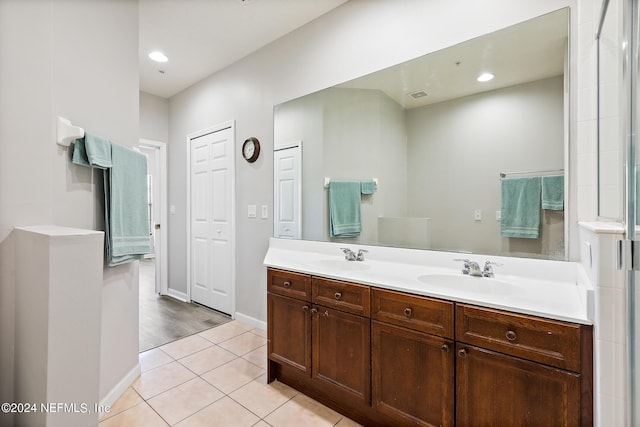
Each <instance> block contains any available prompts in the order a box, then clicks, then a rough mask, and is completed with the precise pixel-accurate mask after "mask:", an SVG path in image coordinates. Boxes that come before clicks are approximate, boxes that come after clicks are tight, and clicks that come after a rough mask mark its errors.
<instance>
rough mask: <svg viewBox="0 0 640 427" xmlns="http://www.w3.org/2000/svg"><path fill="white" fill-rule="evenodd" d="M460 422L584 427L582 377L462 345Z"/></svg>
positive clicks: (458, 392)
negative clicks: (581, 403) (581, 409)
mask: <svg viewBox="0 0 640 427" xmlns="http://www.w3.org/2000/svg"><path fill="white" fill-rule="evenodd" d="M456 420H457V423H456V425H457V426H460V427H463V426H464V427H468V426H523V427H526V426H531V427H533V426H540V427H552V426H579V425H581V421H580V375H579V374H576V373H572V372H569V371H564V370H561V369H558V368H552V367H550V366H546V365H543V364H541V363H535V362H531V361H527V360H523V359H520V358H516V357H511V356H507V355H504V354H501V353H497V352H494V351H490V350H486V349H482V348H478V347H475V346H470V345H466V344H460V343H459V344H457V360H456ZM583 425H585V424H584V423H583ZM586 425H588V424H586Z"/></svg>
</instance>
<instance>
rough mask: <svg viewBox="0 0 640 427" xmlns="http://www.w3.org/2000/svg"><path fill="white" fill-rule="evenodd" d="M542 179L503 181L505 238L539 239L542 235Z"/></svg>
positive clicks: (503, 230)
mask: <svg viewBox="0 0 640 427" xmlns="http://www.w3.org/2000/svg"><path fill="white" fill-rule="evenodd" d="M540 181H541V180H540V177H539V176H538V177H528V178H505V179H503V180H502V220H501V222H500V234H501V235H502V236H504V237H521V238H526V239H537V238H538V236H539V235H540V191H541V190H540V187H541V184H540Z"/></svg>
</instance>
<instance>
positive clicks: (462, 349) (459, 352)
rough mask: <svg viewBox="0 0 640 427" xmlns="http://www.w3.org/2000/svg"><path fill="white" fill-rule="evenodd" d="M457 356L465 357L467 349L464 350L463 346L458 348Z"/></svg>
mask: <svg viewBox="0 0 640 427" xmlns="http://www.w3.org/2000/svg"><path fill="white" fill-rule="evenodd" d="M458 357H460V358H462V359H464V358H465V357H467V350H465V349H464V348H461V349H460V350H458Z"/></svg>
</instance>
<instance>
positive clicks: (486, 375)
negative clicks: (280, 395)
mask: <svg viewBox="0 0 640 427" xmlns="http://www.w3.org/2000/svg"><path fill="white" fill-rule="evenodd" d="M339 247H340V245H336V244H330V243H317V242H302V241H282V240H278V239H273V240H272V241H271V245H270V249H269V252H268V254H267V257H266V258H265V264H266V265H267V266H268V270H267V291H268V294H267V302H268V305H267V331H268V350H267V351H268V359H269V362H268V379H269V381H270V382H271V381H274V380H276V379H277V380H278V381H281V382H283V383H286V384H289V385H290V386H292V387H294V388H296V389H297V390H299V391H301V392H303V393H305V394H307V395H309V396H311V397H313V398H315V399H316V400H318V401H320V402H322V403H324V404H326V405H327V406H329V407H331V408H333V409H335V410H337V411H339V412H341V413H343V414H345V415H347V416H348V417H350V418H352V419H354V420H355V421H358V422H360V423H362V424H364V425H367V426H369V425H381V426H382V425H384V426H390V425H393V426H402V425H424V426H431V425H435V426H453V425H459V426H470V425H478V426H481V425H531V426H533V425H536V426H537V425H540V426H554V425H562V426H588V425H592V418H593V417H592V406H593V404H592V378H593V374H592V342H593V337H592V333H593V332H592V326H591V325H590V323H591V321H590V320H589V319H590V317H589V315H590V305H591V304H590V300H591V298H592V292H593V291H592V289H589V288H588V286H587V285H586V284H584V283H582V281H581V279H580V277H579V276H580V272H579V271H575V270H572V269H578V268H579V266H577V265H575V264H571V263H554V262H549V261H535V260H516V259H513V258H510V259H508V260H505V263H508V264H515V265H511V266H510V267H507V268H505V269H504V271H505V274H504V276H500V275H499V273H496V276H497V277H496V278H495V279H489V278H480V277H478V278H476V277H468V276H464V275H462V273H461V272H460V269H456V268H455V266H457V265H458V264H459V263H458V262H456V261H454V260H452V259H451V258H454V257H453V256H452V254H447V253H442V252H429V251H412V250H398V249H391V248H380V247H378V248H373V247H372V248H368V249H369V250H370V253H369V254H368V255H369V257H368V258H371V259H367V260H365V261H364V262H362V263H358V262H357V261H345V260H344V259H343V257H342V259H341V257H340V251H339ZM376 256H379V257H380V258H378V259H376V258H375V257H376ZM495 258H497V257H494V260H495ZM541 263H542V264H541ZM547 263H550V264H547ZM541 266H545V267H547V268H545V269H544V270H543V271H541V272H540V277H538V278H536V279H531V278H529V279H521V278H518V277H516V276H514V275H510V274H508V273H509V272H510V270H509V268H512V269H513V268H517V269H518V270H521V271H522V272H523V273H524V276H525V277H530V274H531V271H532V270H530V269H534V270H537V269H539V268H540V267H541ZM505 267H506V266H505ZM561 270H564V271H561ZM498 271H500V270H498ZM573 274H575V276H573V277H572V275H573ZM527 275H529V276H527ZM546 275H550V276H546ZM551 276H552V277H554V278H555V279H561V280H555V281H549V280H548V279H549V278H550V277H551ZM425 278H426V279H425ZM458 278H459V279H461V280H460V281H458ZM498 278H499V279H501V280H498ZM483 280H484V281H485V282H483ZM571 280H573V283H572V282H571ZM471 281H472V282H471ZM437 283H444V284H445V286H440V287H439V286H438V285H437ZM471 286H475V287H476V288H472V287H471ZM527 286H531V287H534V290H533V293H530V294H528V293H527V290H526V289H525V288H526V287H527ZM483 287H485V288H483ZM505 294H506V295H505ZM545 301H546V304H547V305H546V308H545ZM509 304H511V305H509Z"/></svg>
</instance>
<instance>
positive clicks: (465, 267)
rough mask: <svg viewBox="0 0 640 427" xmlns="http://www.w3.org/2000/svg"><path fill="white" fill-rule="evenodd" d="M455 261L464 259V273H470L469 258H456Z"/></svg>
mask: <svg viewBox="0 0 640 427" xmlns="http://www.w3.org/2000/svg"><path fill="white" fill-rule="evenodd" d="M454 261H462V262H464V268H463V269H462V274H469V263H470V262H471V261H470V260H468V259H467V258H455V259H454Z"/></svg>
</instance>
